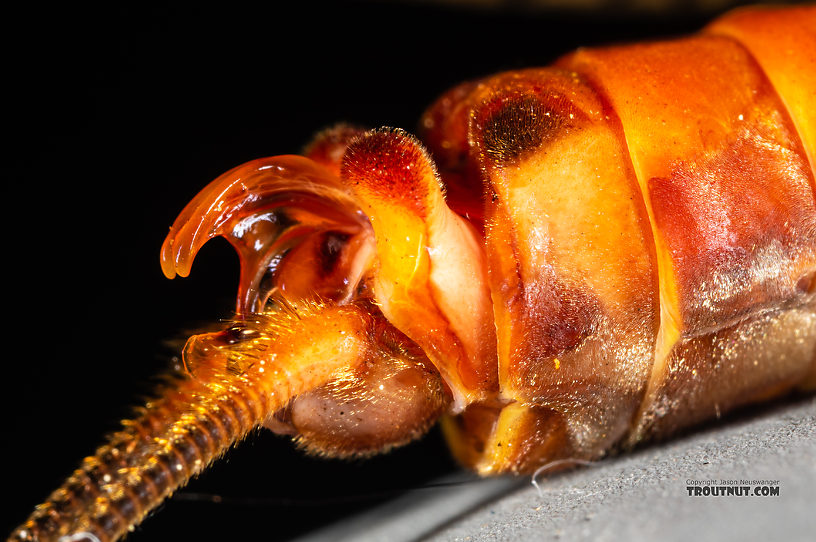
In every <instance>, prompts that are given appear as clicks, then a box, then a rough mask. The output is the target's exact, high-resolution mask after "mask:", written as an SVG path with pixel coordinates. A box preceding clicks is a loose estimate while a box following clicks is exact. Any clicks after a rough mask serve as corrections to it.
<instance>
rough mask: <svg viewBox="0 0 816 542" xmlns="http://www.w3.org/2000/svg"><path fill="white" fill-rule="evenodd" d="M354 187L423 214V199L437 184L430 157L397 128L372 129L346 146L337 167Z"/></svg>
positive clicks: (424, 207) (424, 206)
mask: <svg viewBox="0 0 816 542" xmlns="http://www.w3.org/2000/svg"><path fill="white" fill-rule="evenodd" d="M341 176H342V178H343V180H344V181H345V182H346V183H348V184H351V185H353V187H354V189H355V190H359V191H362V192H363V193H364V194H366V195H368V196H370V197H372V198H376V199H379V200H381V201H387V202H393V203H396V204H399V205H401V206H403V207H406V208H408V209H410V210H411V211H412V212H414V213H415V214H417V215H419V216H421V217H424V216H425V215H426V212H427V209H426V202H427V200H428V197H429V195H430V191H431V190H432V189H439V186H438V185H437V186H433V184H435V183H438V181H437V178H436V171H435V169H434V166H433V163H432V162H431V159H430V157H429V156H428V154H427V153H426V152H425V150H424V149H423V148H422V146H421V144H420V143H419V141H417V140H416V138H414V137H413V136H411V135H409V134H408V133H407V132H404V131H402V130H398V129H388V128H385V129H381V130H373V131H371V132H368V133H366V134H365V135H364V136H362V137H360V138H359V139H357V140H355V141H354V142H353V143H352V144H351V145H349V148H348V150H347V151H346V155H345V156H344V157H343V164H342V167H341Z"/></svg>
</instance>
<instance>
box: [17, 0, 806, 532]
mask: <svg viewBox="0 0 816 542" xmlns="http://www.w3.org/2000/svg"><path fill="white" fill-rule="evenodd" d="M814 110H816V8H814V7H810V6H808V7H798V8H784V9H783V8H774V9H767V8H762V9H747V10H741V11H735V12H733V13H731V14H729V15H726V16H724V17H723V18H721V19H719V20H717V21H715V22H714V23H712V24H711V25H709V26H708V27H707V28H705V29H704V30H703V31H702V32H701V33H700V34H698V35H696V36H692V37H689V38H684V39H677V40H673V41H665V42H655V43H646V44H639V45H630V46H618V47H610V48H605V49H591V50H579V51H577V52H575V53H572V54H570V55H568V56H565V57H563V58H561V59H560V60H559V61H558V62H557V63H556V64H555V65H554V66H553V67H549V68H541V69H530V70H522V71H514V72H508V73H503V74H499V75H496V76H492V77H486V78H484V79H481V80H478V81H473V82H469V83H465V84H462V85H460V86H458V87H456V88H454V89H452V90H451V91H449V92H448V93H446V94H445V95H443V96H442V97H441V98H440V99H439V100H438V101H437V102H436V103H435V104H433V105H432V106H431V108H430V109H429V110H428V111H427V113H426V114H425V115H424V116H423V118H422V121H421V127H420V130H421V134H420V138H419V139H418V138H415V137H414V136H411V135H409V134H408V133H406V132H404V131H402V130H399V129H393V128H382V129H377V130H371V131H367V130H364V129H360V128H356V127H352V126H347V125H343V126H338V127H336V128H333V129H330V130H327V131H325V132H323V133H322V134H319V135H318V136H317V138H316V139H315V140H314V141H313V142H312V144H311V145H309V146H308V147H307V148H306V149H305V151H304V155H303V156H277V157H273V158H266V159H260V160H256V161H253V162H249V163H247V164H245V165H242V166H240V167H238V168H236V169H234V170H232V171H229V172H227V173H226V174H224V175H223V176H221V177H220V178H218V179H216V180H215V181H213V182H212V183H211V184H210V185H208V186H207V187H206V188H205V189H204V190H203V191H202V192H201V193H199V194H198V196H196V197H195V199H193V200H192V201H191V202H190V203H189V204H188V206H187V207H186V208H185V209H184V211H183V212H182V213H181V215H180V216H179V218H178V219H177V220H176V222H175V224H174V225H173V227H172V228H171V231H170V234H169V236H168V237H167V239H166V241H165V243H164V246H163V247H162V253H161V263H162V269H163V270H164V273H165V274H166V275H167V276H168V277H170V278H173V277H174V276H175V275H177V274H178V275H182V276H186V275H187V274H188V273H189V272H190V269H191V265H192V261H193V258H194V257H195V255H196V253H197V251H198V250H199V249H200V248H201V246H202V245H203V244H204V243H205V242H207V241H208V240H209V239H211V238H213V237H216V236H223V237H225V238H226V239H227V240H228V241H229V242H230V243H231V244H232V246H233V247H234V248H235V249H236V251H237V252H238V254H239V256H240V262H241V279H240V284H239V292H238V299H237V304H236V316H235V319H234V320H233V321H232V322H231V323H230V324H229V325H228V326H227V327H226V328H225V329H223V330H221V331H218V332H212V333H205V334H201V335H196V336H193V337H192V338H190V339H189V341H188V342H187V345H186V347H185V349H184V353H183V360H184V364H185V368H186V372H187V377H186V378H184V379H181V380H179V381H178V382H177V383H176V384H175V385H174V386H171V387H170V388H168V390H166V391H165V392H164V394H163V396H162V397H161V398H159V399H157V400H155V401H152V402H150V403H149V404H148V405H147V407H146V408H145V409H144V411H143V413H142V415H141V417H140V418H137V419H135V420H133V421H129V422H126V423H125V426H124V428H123V429H122V430H121V431H119V432H118V433H116V434H114V435H112V436H111V438H110V439H109V442H108V443H107V444H106V445H105V446H103V447H101V448H100V449H99V450H98V451H97V453H96V455H94V456H93V457H90V458H88V459H86V460H85V462H84V463H83V465H82V466H81V468H80V469H78V470H77V471H76V472H75V473H74V474H73V475H72V476H71V477H70V478H69V479H68V480H67V481H66V482H65V484H64V485H63V487H61V488H60V489H58V490H57V491H55V492H54V493H53V494H52V495H51V496H50V498H49V499H48V501H47V502H46V503H45V504H43V505H41V506H40V507H38V508H37V510H36V511H35V512H34V513H33V515H32V516H31V518H30V519H29V520H28V521H27V522H26V523H25V524H23V525H22V526H20V527H19V528H18V530H17V531H15V533H13V534H12V537H11V540H59V539H60V538H61V537H65V536H69V535H72V534H74V533H89V534H91V535H93V536H95V537H96V538H97V539H99V540H114V539H117V538H119V537H120V536H122V535H123V534H124V533H126V532H127V530H128V528H129V527H130V526H132V525H133V524H135V523H137V522H139V521H140V520H141V519H142V518H143V517H144V515H145V514H147V513H148V512H149V511H150V510H151V509H152V508H154V507H155V506H156V505H157V504H158V503H160V502H161V501H162V500H163V499H164V498H165V497H166V496H168V495H169V494H170V493H172V492H173V491H174V490H175V489H177V488H178V487H180V486H181V485H183V484H184V483H185V482H186V481H187V480H189V479H190V478H191V477H192V476H194V475H196V474H197V473H198V472H200V471H201V470H202V469H204V468H205V467H206V466H207V465H208V464H209V463H210V462H211V461H212V460H213V459H214V458H216V457H218V456H220V455H221V454H222V453H223V452H224V451H225V450H226V449H227V448H229V446H231V445H232V443H234V442H236V441H237V440H240V439H241V438H242V437H243V436H244V435H246V434H247V432H249V431H250V430H252V429H254V428H256V427H258V426H262V425H263V426H266V427H268V428H270V429H272V430H274V431H276V432H278V433H281V434H288V435H293V436H294V438H295V439H296V441H297V442H298V443H299V444H300V445H302V446H303V447H305V448H306V449H307V450H309V451H312V452H315V453H320V454H326V455H330V456H340V457H346V456H361V455H368V454H374V453H379V452H382V451H385V450H388V449H389V448H391V447H394V446H399V445H402V444H405V443H406V442H409V441H411V440H412V439H415V438H417V437H418V436H419V435H421V434H423V433H424V432H425V431H426V430H427V429H428V428H429V427H430V426H431V425H433V424H434V423H435V422H436V421H437V420H439V419H441V420H442V424H443V430H444V432H445V435H446V437H447V439H448V441H449V443H450V447H451V449H452V451H453V454H454V455H455V456H456V457H457V458H458V459H459V461H460V462H461V463H463V464H464V465H466V466H467V467H469V468H472V469H474V470H476V471H477V472H479V473H480V474H483V475H493V474H501V473H530V472H533V471H534V470H535V469H537V468H538V467H540V466H541V465H544V464H546V463H549V462H552V461H556V460H561V459H570V460H576V461H581V460H583V461H585V460H593V459H597V458H599V457H601V456H603V455H605V454H607V453H609V452H610V451H612V450H616V449H622V448H627V447H631V446H633V445H635V444H637V443H639V442H642V441H644V440H647V439H655V438H663V437H666V436H668V435H670V434H672V433H675V432H677V431H678V430H680V429H682V428H685V427H688V426H691V425H693V424H695V423H698V422H700V421H702V420H705V419H708V418H711V417H714V416H715V415H718V414H719V413H722V412H726V411H728V410H732V409H734V408H736V407H739V406H741V405H745V404H749V403H753V402H758V401H761V400H766V399H769V398H772V397H777V396H780V395H781V394H784V393H787V392H790V391H792V390H796V389H799V390H813V389H814V388H816V184H814V166H815V165H816V118H815V117H814V116H813V114H812V111H814ZM420 140H421V141H422V143H421V142H420Z"/></svg>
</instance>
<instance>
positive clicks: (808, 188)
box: [561, 36, 816, 441]
mask: <svg viewBox="0 0 816 542" xmlns="http://www.w3.org/2000/svg"><path fill="white" fill-rule="evenodd" d="M561 65H564V66H569V67H571V68H573V69H576V70H578V71H580V72H582V73H585V74H587V76H588V77H589V78H590V79H591V80H592V81H593V82H594V83H595V84H596V85H597V86H598V88H599V89H600V91H601V92H602V93H603V94H604V95H605V96H607V97H608V99H609V100H610V102H611V103H612V105H613V108H614V111H615V112H616V114H617V115H618V117H619V118H620V122H621V125H622V127H623V131H624V134H625V137H626V143H627V145H628V147H629V151H630V155H631V159H632V163H633V165H634V169H635V173H636V175H637V178H638V182H639V184H640V186H641V189H642V191H643V194H644V199H645V201H646V204H647V207H648V208H649V211H650V218H651V220H652V228H653V231H654V237H655V241H656V247H657V254H658V268H659V273H660V302H661V329H660V334H659V336H658V343H657V349H656V351H655V361H654V367H653V369H652V373H651V377H650V380H649V385H648V388H647V391H646V396H645V398H644V404H643V405H642V407H641V412H640V414H639V417H638V419H636V420H635V421H634V427H635V432H634V433H633V435H631V437H630V440H631V441H637V440H639V439H640V438H642V437H644V436H647V435H649V433H650V429H649V426H650V425H652V424H654V423H656V421H657V420H661V421H659V423H661V424H668V425H670V426H672V427H674V428H676V427H680V426H684V425H688V424H690V423H693V422H694V421H697V418H695V417H694V416H692V415H691V412H692V411H693V410H694V409H688V408H686V409H684V408H678V405H679V404H681V402H682V401H683V400H684V399H688V396H692V397H694V398H695V399H693V400H688V401H687V402H688V403H693V402H694V401H697V402H696V403H695V406H696V407H698V408H699V407H700V406H701V405H703V404H708V405H709V407H708V410H709V415H713V414H715V412H719V411H722V410H725V409H726V408H730V407H732V406H734V405H735V404H736V403H737V402H742V401H744V400H745V398H747V397H751V396H756V395H761V394H762V393H763V390H762V389H759V388H758V387H761V386H763V385H764V386H766V387H767V389H768V390H771V389H774V390H778V391H782V390H783V389H787V388H790V387H791V386H790V385H789V386H788V387H787V388H785V387H784V386H781V387H780V385H779V382H790V383H792V382H794V381H796V380H801V378H802V377H803V374H804V372H805V371H806V370H807V365H805V362H804V361H803V360H804V359H806V358H807V357H808V355H807V354H806V353H803V352H797V353H796V354H795V355H791V356H786V355H780V356H779V357H778V358H776V360H771V359H765V360H764V363H765V364H767V363H773V364H774V368H773V371H772V372H773V374H774V375H775V378H773V379H767V378H766V379H757V380H756V381H754V380H753V379H750V378H745V377H743V378H740V379H727V378H724V372H723V371H721V370H719V367H720V366H721V364H722V363H723V361H722V359H721V358H723V357H724V356H723V355H722V354H721V353H720V352H719V351H718V350H719V349H722V348H725V345H726V344H729V343H728V341H727V339H725V338H719V339H717V337H721V334H722V333H725V330H726V329H728V328H732V330H733V333H735V334H737V335H741V336H744V334H745V330H746V329H748V328H750V329H751V330H752V331H751V336H752V337H755V338H758V337H763V336H770V337H774V338H773V340H772V341H779V342H780V343H786V342H789V341H794V342H796V341H798V340H804V346H805V347H807V346H810V348H811V350H810V351H811V352H812V348H813V346H812V345H813V344H814V341H816V328H814V327H813V325H806V326H805V327H804V328H800V327H798V326H797V327H786V328H781V327H780V326H779V323H778V320H777V319H775V318H770V319H767V318H764V317H765V316H766V315H767V314H769V313H775V312H779V313H780V314H778V316H779V317H782V314H783V313H784V312H785V311H787V310H798V308H799V307H801V306H803V305H806V304H807V303H808V297H809V294H808V293H807V292H806V291H803V289H802V284H803V281H808V280H810V279H809V277H810V276H812V274H813V271H814V268H816V201H815V200H814V192H813V175H812V173H811V171H810V167H809V164H808V160H807V156H806V154H805V152H804V148H803V146H802V143H801V140H800V138H799V135H798V133H797V131H796V128H795V126H794V124H793V123H792V122H791V119H790V117H789V115H788V113H787V111H786V109H785V107H784V105H783V104H782V102H781V100H780V99H779V97H778V95H777V93H776V91H775V89H774V88H773V86H772V85H771V84H770V82H769V81H768V79H767V77H766V76H765V74H764V72H763V71H762V69H761V67H760V66H759V65H758V64H757V63H756V61H755V60H754V59H753V57H752V56H751V55H750V53H748V51H747V50H746V49H745V48H743V47H742V46H741V45H740V44H738V43H736V42H734V41H733V40H731V39H729V38H723V37H716V36H701V37H694V38H687V39H683V40H678V41H672V42H661V43H655V44H644V45H635V46H630V47H626V48H609V49H599V50H588V51H579V52H577V53H575V54H573V55H571V56H569V57H566V58H565V59H563V60H562V61H561ZM631 73H638V74H639V76H638V80H639V84H638V85H632V80H631V75H630V74H631ZM625 75H629V77H628V78H627V77H625ZM625 78H626V81H624V79H625ZM761 322H764V323H761ZM808 322H809V320H808V319H807V318H805V320H804V321H803V322H802V323H803V324H806V323H808ZM783 329H784V330H785V331H783ZM740 330H741V331H740ZM799 334H804V336H805V337H804V339H802V338H801V337H795V335H799ZM701 337H702V338H707V339H710V340H711V341H712V342H711V343H710V345H709V347H706V348H704V347H702V346H700V341H701V340H702V341H705V340H707V339H701ZM731 338H732V341H731V344H730V345H729V347H728V348H729V349H730V353H729V355H728V356H725V357H728V358H729V361H728V364H729V365H735V366H739V367H741V369H740V371H741V374H743V375H744V376H747V375H750V374H752V373H759V372H762V371H764V370H765V368H764V367H763V368H761V369H760V368H758V367H760V359H759V358H760V357H761V356H760V352H759V351H758V350H757V348H758V347H757V346H756V345H755V344H753V345H752V344H751V342H747V343H743V342H742V341H739V340H736V339H734V337H731ZM754 342H759V341H758V339H755V341H754ZM762 342H766V341H762ZM767 342H771V340H769V341H767ZM733 343H738V344H740V345H741V346H736V345H735V344H733ZM780 348H782V347H781V346H780ZM791 348H793V347H792V346H791V347H789V348H782V349H781V350H779V352H780V353H783V352H788V351H791ZM794 350H795V349H794ZM737 351H739V352H740V353H739V354H736V353H735V352H737ZM691 352H694V353H691ZM791 353H793V351H791ZM706 364H710V366H711V367H714V368H716V369H715V370H708V368H707V367H708V365H706ZM703 365H706V367H703ZM689 366H694V368H693V369H692V371H693V372H691V373H690V375H688V376H687V377H683V378H680V377H679V376H678V372H677V371H678V367H689ZM698 375H699V378H698ZM670 381H673V382H675V386H674V387H672V385H670V384H669V382H670ZM713 381H718V382H720V384H721V385H720V386H719V387H717V388H716V392H715V393H712V394H708V395H706V394H705V393H703V391H702V390H703V389H704V388H707V387H708V386H709V384H708V383H710V382H713ZM658 433H659V434H664V432H663V431H658Z"/></svg>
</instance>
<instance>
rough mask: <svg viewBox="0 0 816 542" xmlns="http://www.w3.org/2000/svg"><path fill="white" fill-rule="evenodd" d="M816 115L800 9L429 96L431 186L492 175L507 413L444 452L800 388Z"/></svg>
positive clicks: (531, 446)
mask: <svg viewBox="0 0 816 542" xmlns="http://www.w3.org/2000/svg"><path fill="white" fill-rule="evenodd" d="M815 109H816V8H814V7H804V8H798V9H793V10H788V11H779V10H748V11H740V12H735V13H733V14H731V15H728V16H726V17H725V18H723V19H721V20H720V21H717V22H715V23H714V24H713V25H711V26H710V27H709V28H708V29H706V30H705V31H704V32H703V33H701V34H700V35H698V36H694V37H691V38H686V39H681V40H675V41H667V42H657V43H651V44H642V45H641V44H639V45H632V46H625V47H611V48H606V49H590V50H580V51H578V52H576V53H573V54H571V55H569V56H567V57H564V58H563V59H561V60H560V61H559V62H558V63H557V64H556V67H555V68H548V69H538V70H527V71H520V72H510V73H506V74H500V75H498V76H495V77H492V78H489V79H486V80H483V81H480V82H478V83H477V84H468V85H463V86H462V87H459V88H458V89H455V90H454V91H452V92H451V93H449V94H448V95H447V96H445V97H443V98H442V99H441V100H440V101H439V102H438V103H437V104H436V105H435V106H434V107H433V108H432V109H431V110H430V111H429V112H428V113H427V114H426V117H425V119H424V123H423V124H424V126H425V127H426V128H427V129H428V133H427V134H426V138H425V139H426V141H428V143H429V145H430V146H431V149H432V151H433V152H434V153H435V154H436V156H437V159H438V160H439V162H440V166H441V170H442V174H443V176H446V178H447V179H448V181H449V182H452V183H458V184H460V185H461V184H464V185H467V184H468V183H474V186H478V185H476V184H475V183H477V182H480V180H479V179H478V177H477V176H474V175H472V174H471V175H470V176H469V175H468V172H473V171H481V176H483V177H486V180H487V183H488V191H487V195H486V200H487V201H486V214H485V217H484V220H485V224H486V236H487V250H488V259H489V271H490V286H491V291H492V293H493V300H494V314H495V316H496V325H497V330H498V345H499V379H500V384H501V393H502V395H503V398H504V399H506V400H507V401H510V405H509V407H504V408H503V409H490V408H487V407H484V406H480V407H478V409H471V411H470V412H466V413H465V415H464V416H462V417H460V418H459V419H458V420H457V421H454V422H450V423H448V425H447V427H448V432H449V434H450V435H451V436H452V438H451V440H452V441H453V442H454V449H455V450H456V451H457V454H458V455H459V456H460V458H462V459H463V460H464V461H465V462H466V463H469V464H472V465H474V466H475V467H476V468H478V469H479V470H481V471H482V472H495V471H498V470H528V469H531V468H533V467H535V466H536V465H537V464H539V463H540V462H541V461H542V460H544V458H547V459H550V460H551V459H557V458H558V457H577V458H587V457H597V456H598V455H601V454H602V453H604V452H605V451H607V450H609V449H610V448H611V447H613V446H615V445H618V444H633V443H635V442H638V441H640V440H641V439H643V438H647V437H661V436H665V435H668V434H670V433H672V432H675V431H677V430H678V429H679V428H682V427H685V426H688V425H690V424H693V423H696V422H699V421H701V420H703V419H706V418H709V417H713V416H718V415H719V414H721V413H722V412H725V411H727V410H729V409H732V408H734V407H736V406H739V405H742V404H745V403H749V402H753V401H757V400H760V399H765V398H769V397H773V396H776V395H779V394H781V393H784V392H786V391H789V390H791V389H792V388H794V387H796V386H802V387H808V386H810V387H812V386H813V384H814V380H816V354H815V353H814V352H816V196H815V195H814V194H815V193H816V192H815V191H816V186H815V185H814V174H813V170H812V165H813V159H814V156H816V138H814V134H816V121H815V120H814V117H813V115H812V111H814V110H815ZM465 123H466V126H467V129H464V126H465ZM454 192H455V193H457V194H460V193H462V192H463V191H462V190H458V189H455V190H454ZM452 204H456V202H455V201H454V202H452ZM471 207H472V205H471ZM485 419H488V420H492V421H491V422H490V423H486V422H485V421H484V420H485Z"/></svg>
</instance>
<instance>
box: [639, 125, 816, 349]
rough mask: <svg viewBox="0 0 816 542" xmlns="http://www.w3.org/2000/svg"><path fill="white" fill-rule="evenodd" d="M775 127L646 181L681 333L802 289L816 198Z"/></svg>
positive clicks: (796, 155) (800, 162)
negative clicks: (670, 266) (674, 284)
mask: <svg viewBox="0 0 816 542" xmlns="http://www.w3.org/2000/svg"><path fill="white" fill-rule="evenodd" d="M778 132H779V133H772V132H769V131H767V130H765V129H764V128H763V127H761V126H756V125H755V126H754V127H752V128H751V129H746V130H744V131H743V132H742V133H740V134H739V135H738V136H737V137H736V138H735V140H734V141H733V142H731V143H730V144H728V145H727V146H724V148H723V149H722V150H721V151H720V152H719V153H717V154H715V155H713V157H712V158H710V159H705V160H699V161H696V162H695V161H690V162H689V163H680V164H678V165H677V166H676V168H675V169H674V171H673V172H672V175H671V176H670V177H668V178H654V179H651V180H650V182H649V191H650V197H651V200H652V206H653V209H654V216H655V222H656V224H657V227H658V230H659V231H660V232H661V233H662V235H663V238H664V240H665V243H666V245H667V248H668V250H669V252H670V253H671V256H672V261H673V262H674V267H675V271H676V273H677V277H678V285H679V287H680V289H679V291H680V295H681V299H680V303H681V309H682V310H683V320H684V323H685V326H686V329H687V333H690V334H693V333H694V332H696V331H703V330H706V329H718V328H722V327H724V326H726V325H729V324H731V323H733V322H736V321H738V320H740V319H741V318H744V317H745V316H746V315H748V314H753V313H756V312H760V311H763V310H767V309H770V308H773V307H776V306H779V304H780V303H784V302H785V301H786V300H788V299H790V298H792V297H794V296H795V295H796V294H797V292H801V284H797V283H798V282H799V281H800V280H801V278H802V274H803V271H805V270H806V269H807V263H806V262H807V261H811V262H812V261H813V258H814V248H813V247H814V241H816V237H814V236H816V206H814V201H813V196H812V192H811V189H810V179H809V177H810V174H809V172H808V168H807V162H806V160H805V158H804V156H803V155H802V154H800V152H790V150H788V149H789V148H790V147H793V146H794V145H793V144H792V141H790V140H787V141H786V140H785V139H786V137H785V136H787V135H788V134H785V133H784V132H785V131H784V130H778ZM780 143H781V145H780ZM785 147H788V149H786V148H785ZM796 150H797V151H798V149H796Z"/></svg>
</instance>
